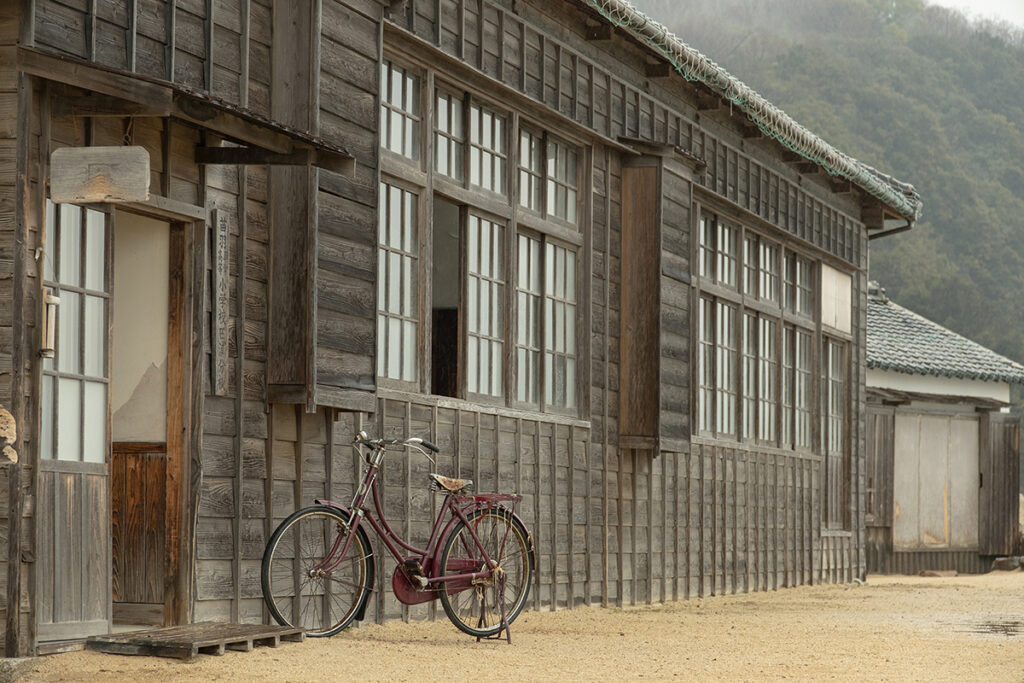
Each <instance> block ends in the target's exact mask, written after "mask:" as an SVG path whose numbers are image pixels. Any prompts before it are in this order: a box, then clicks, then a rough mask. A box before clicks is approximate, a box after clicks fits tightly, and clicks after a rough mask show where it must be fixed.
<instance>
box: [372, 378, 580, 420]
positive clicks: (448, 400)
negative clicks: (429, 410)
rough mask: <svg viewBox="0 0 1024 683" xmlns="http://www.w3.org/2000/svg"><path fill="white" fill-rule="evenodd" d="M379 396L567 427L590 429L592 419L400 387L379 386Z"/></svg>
mask: <svg viewBox="0 0 1024 683" xmlns="http://www.w3.org/2000/svg"><path fill="white" fill-rule="evenodd" d="M377 397H378V398H383V399H387V400H391V401H408V402H409V403H419V404H420V405H428V406H433V407H437V408H448V409H451V410H462V411H466V412H473V413H483V414H486V415H496V416H498V417H508V418H514V419H519V420H531V421H534V422H547V423H549V424H559V425H565V426H567V427H579V428H581V429H590V427H591V424H590V420H581V419H580V418H578V417H572V416H571V415H564V414H561V413H540V412H537V411H533V410H522V409H520V408H508V407H506V406H496V405H488V404H486V403H476V402H474V401H467V400H465V399H461V398H452V397H450V396H435V395H432V394H420V393H416V392H411V391H400V390H398V389H389V388H386V387H378V389H377Z"/></svg>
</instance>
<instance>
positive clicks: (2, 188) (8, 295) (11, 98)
mask: <svg viewBox="0 0 1024 683" xmlns="http://www.w3.org/2000/svg"><path fill="white" fill-rule="evenodd" d="M20 21H21V17H20V11H19V9H18V8H17V7H16V6H15V5H14V3H9V4H7V5H6V6H4V7H2V8H0V112H2V113H0V405H3V406H4V407H6V408H8V409H10V408H11V407H12V403H11V398H12V390H11V388H12V387H11V384H12V379H13V376H12V373H11V368H12V366H13V358H14V356H13V340H14V254H15V234H16V232H17V224H18V219H17V208H16V207H17V206H18V202H17V196H18V190H17V187H16V183H15V178H16V176H17V157H18V155H17V138H18V135H19V132H20V130H21V129H22V128H23V127H24V126H25V125H26V124H25V122H23V121H21V120H20V119H19V118H18V116H17V112H18V101H19V97H18V74H17V72H16V71H15V70H14V69H13V68H12V67H13V55H12V53H11V50H12V49H13V48H11V47H10V46H13V45H15V44H16V43H17V40H18V31H19V28H20ZM9 472H10V470H9V469H8V468H6V467H2V468H0V608H2V614H3V619H0V628H3V629H5V637H6V624H7V602H8V601H7V585H8V554H9V548H10V546H9V544H8V538H9V535H10V530H11V520H10V519H9V514H8V510H9V507H8V505H9V495H8V492H9V489H10V480H9V477H8V474H9ZM9 654H10V653H9Z"/></svg>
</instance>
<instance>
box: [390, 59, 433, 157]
mask: <svg viewBox="0 0 1024 683" xmlns="http://www.w3.org/2000/svg"><path fill="white" fill-rule="evenodd" d="M380 69H381V73H380V89H381V92H380V112H381V126H380V127H381V132H380V143H381V144H380V150H381V153H382V154H386V155H388V156H389V157H391V158H393V159H395V160H399V161H401V162H402V163H405V164H409V165H411V166H414V167H416V168H422V167H423V163H424V157H425V156H426V155H425V154H424V145H423V131H424V128H425V127H426V126H425V125H424V119H426V118H427V114H428V113H429V111H428V109H429V108H428V107H425V106H424V92H425V90H426V88H425V87H424V85H425V79H424V76H423V73H422V72H421V71H420V70H419V69H417V68H416V67H413V66H410V65H408V64H406V63H404V62H402V61H400V60H395V59H393V58H391V57H384V59H382V60H381V63H380ZM394 71H401V72H402V74H403V78H411V79H412V80H413V83H414V87H413V91H414V92H413V93H412V97H411V98H410V101H411V102H415V103H416V107H417V110H418V111H409V110H407V109H403V108H402V105H399V104H397V103H395V102H394V101H392V99H391V98H390V97H389V94H390V93H391V92H392V87H391V86H392V83H393V82H394V75H393V73H394ZM385 73H386V77H385ZM403 82H404V81H403ZM403 104H404V103H403ZM385 114H387V116H385ZM392 114H397V115H398V116H399V117H401V118H402V121H403V124H404V123H405V122H406V121H412V122H413V133H414V134H413V140H412V142H411V143H410V145H411V151H412V152H413V154H414V156H409V155H408V154H406V153H405V152H404V151H403V152H399V151H397V150H394V149H392V147H391V142H392V140H391V130H392V128H391V125H390V122H391V118H392ZM385 121H386V123H385ZM385 128H386V130H387V135H385V132H384V131H385ZM403 131H404V125H403Z"/></svg>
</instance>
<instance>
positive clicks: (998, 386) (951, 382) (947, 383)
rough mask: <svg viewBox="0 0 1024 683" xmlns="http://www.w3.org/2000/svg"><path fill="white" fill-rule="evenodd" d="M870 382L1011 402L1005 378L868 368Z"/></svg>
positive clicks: (928, 392) (881, 387)
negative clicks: (912, 373) (937, 375)
mask: <svg viewBox="0 0 1024 683" xmlns="http://www.w3.org/2000/svg"><path fill="white" fill-rule="evenodd" d="M867 384H868V387H869V388H870V387H877V388H879V389H894V390H896V391H911V392H916V393H922V394H935V395H939V396H964V397H970V398H986V399H992V400H995V401H1001V402H1003V403H1009V402H1010V385H1009V384H1007V383H1005V382H982V381H979V380H973V379H953V378H951V377H936V376H934V375H911V374H908V373H904V372H893V371H891V370H872V369H869V370H868V373H867Z"/></svg>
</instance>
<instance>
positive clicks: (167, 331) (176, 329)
mask: <svg viewBox="0 0 1024 683" xmlns="http://www.w3.org/2000/svg"><path fill="white" fill-rule="evenodd" d="M184 236H185V229H184V226H182V225H180V224H175V223H173V222H171V221H168V220H166V219H158V218H153V217H148V216H143V215H140V214H137V213H129V212H125V211H118V212H117V222H116V227H115V230H114V255H113V264H112V270H113V279H114V283H113V290H114V295H113V304H112V309H113V316H112V318H113V321H112V326H111V348H112V353H111V391H110V393H111V437H112V438H111V442H112V443H111V456H110V502H111V560H112V562H111V598H112V602H113V621H114V623H115V624H131V625H140V626H142V625H157V626H160V625H170V624H172V623H174V621H175V615H174V611H175V610H174V606H173V603H174V592H175V585H176V581H175V578H176V573H177V571H178V565H177V558H178V557H179V553H178V552H177V547H176V543H177V542H178V541H179V539H180V538H181V537H182V536H181V529H180V528H179V527H180V520H181V516H180V514H178V511H179V510H180V493H179V486H178V479H177V477H176V476H175V473H176V472H180V471H181V460H182V457H183V456H182V444H181V436H180V435H181V432H182V429H181V425H182V424H183V420H184V416H183V415H182V411H181V406H182V405H183V395H182V392H183V386H184V382H183V381H182V375H181V371H182V369H183V364H182V360H181V359H182V358H183V356H184V355H185V354H184V353H183V340H182V334H181V333H182V330H181V329H180V328H181V321H182V320H183V319H184V310H183V309H184V285H183V278H181V277H178V276H176V274H177V273H180V272H181V271H182V268H183V264H182V263H181V261H182V260H183V258H184V248H183V246H182V244H181V243H182V242H183V240H184Z"/></svg>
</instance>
